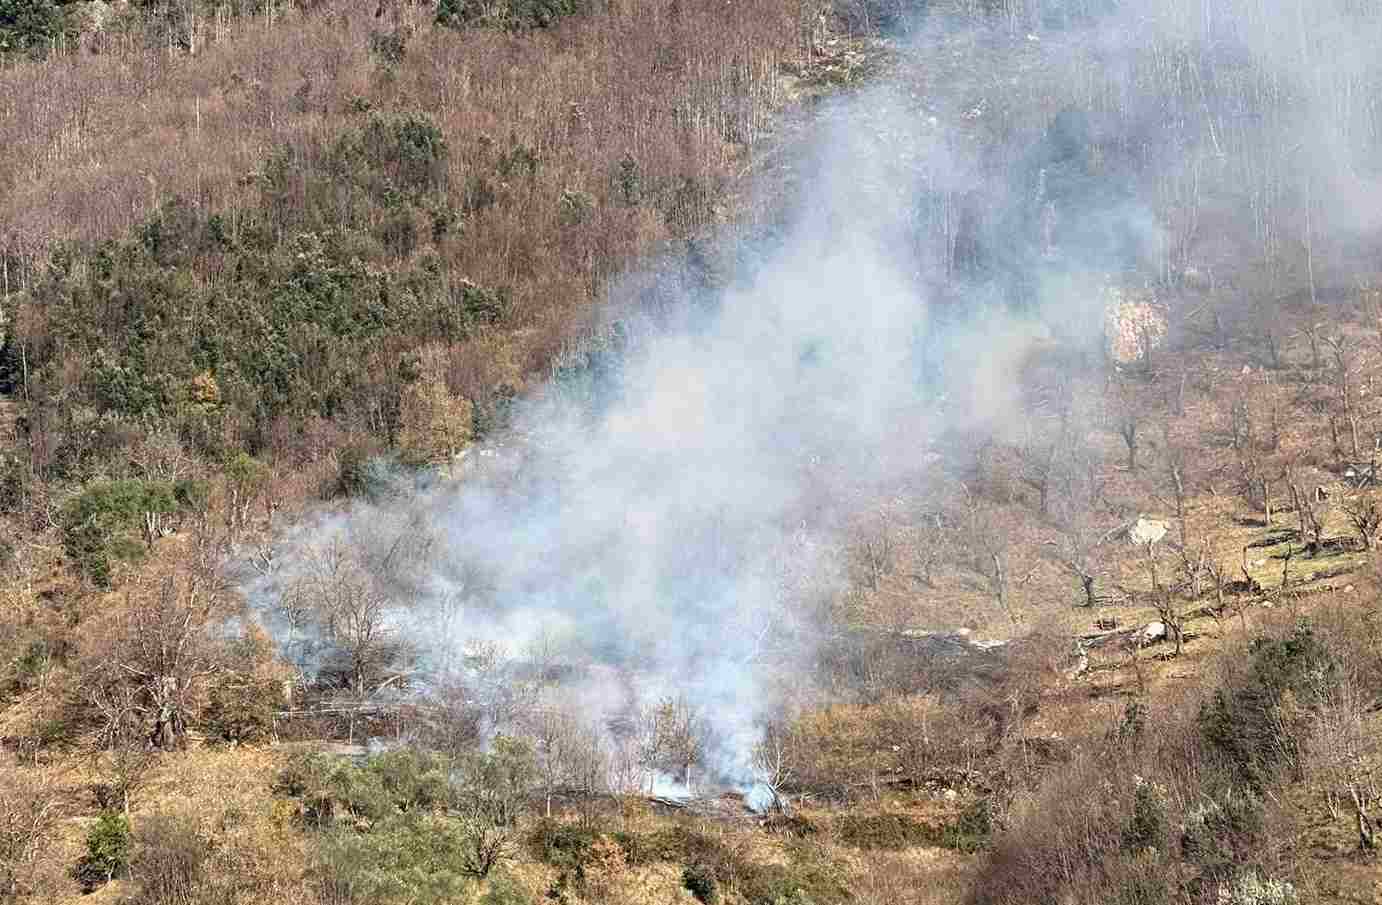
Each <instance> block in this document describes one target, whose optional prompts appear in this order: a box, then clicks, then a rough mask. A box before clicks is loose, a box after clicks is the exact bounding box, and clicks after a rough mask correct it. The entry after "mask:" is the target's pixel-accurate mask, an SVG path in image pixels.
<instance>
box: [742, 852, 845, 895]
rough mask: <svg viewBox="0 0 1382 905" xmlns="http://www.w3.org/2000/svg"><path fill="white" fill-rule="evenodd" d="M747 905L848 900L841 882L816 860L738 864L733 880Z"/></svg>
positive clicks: (833, 871) (834, 872) (837, 876)
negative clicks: (790, 862)
mask: <svg viewBox="0 0 1382 905" xmlns="http://www.w3.org/2000/svg"><path fill="white" fill-rule="evenodd" d="M734 880H735V886H736V887H737V889H738V891H739V893H740V895H742V896H743V897H744V900H745V901H746V902H748V903H749V905H831V903H836V902H846V901H849V898H850V893H849V889H848V887H847V886H846V885H845V883H844V881H843V880H842V879H841V877H840V876H839V875H838V873H837V872H836V871H835V870H833V869H832V868H831V867H830V866H828V865H825V864H822V863H820V862H819V861H817V860H814V859H812V860H809V861H808V860H804V859H802V860H798V861H796V862H795V863H793V864H789V865H781V864H741V865H740V866H739V871H738V876H736V877H735V878H734Z"/></svg>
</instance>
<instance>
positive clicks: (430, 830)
mask: <svg viewBox="0 0 1382 905" xmlns="http://www.w3.org/2000/svg"><path fill="white" fill-rule="evenodd" d="M463 844H464V843H463V839H462V834H461V832H460V829H459V827H458V826H457V824H456V823H455V821H449V820H445V819H443V818H440V817H435V816H425V815H398V816H394V817H391V818H389V819H387V820H384V821H381V822H379V823H378V824H376V825H375V826H373V827H372V828H371V829H370V832H368V833H357V832H354V831H352V830H349V829H345V828H337V829H335V830H332V831H330V832H328V833H326V834H324V836H323V837H322V838H321V840H320V850H319V855H318V861H317V865H316V870H315V876H316V879H317V884H318V887H319V889H320V890H321V891H322V893H323V898H324V899H326V900H327V901H332V902H337V903H359V905H387V903H395V902H397V903H408V905H414V903H416V905H431V903H443V902H452V901H455V900H457V899H458V898H459V897H460V896H461V895H462V893H463V892H464V890H465V889H466V887H467V886H468V884H469V879H468V878H467V877H466V875H465V874H464V873H463V872H462V871H460V870H458V867H457V865H458V864H459V863H460V861H461V849H462V846H463Z"/></svg>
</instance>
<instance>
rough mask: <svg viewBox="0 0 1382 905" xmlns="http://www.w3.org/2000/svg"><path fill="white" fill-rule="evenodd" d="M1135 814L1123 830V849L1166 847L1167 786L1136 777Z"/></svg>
mask: <svg viewBox="0 0 1382 905" xmlns="http://www.w3.org/2000/svg"><path fill="white" fill-rule="evenodd" d="M1134 782H1135V788H1134V789H1133V801H1132V816H1131V817H1130V818H1129V820H1128V825H1127V826H1126V827H1124V829H1123V848H1124V849H1126V850H1127V851H1129V852H1141V851H1143V850H1144V849H1148V848H1150V849H1155V850H1157V851H1160V850H1162V849H1163V848H1165V844H1166V833H1167V826H1168V820H1167V815H1166V789H1165V788H1163V787H1162V786H1159V785H1157V784H1156V783H1153V782H1148V781H1147V780H1145V779H1143V778H1142V777H1140V776H1138V777H1135V779H1134Z"/></svg>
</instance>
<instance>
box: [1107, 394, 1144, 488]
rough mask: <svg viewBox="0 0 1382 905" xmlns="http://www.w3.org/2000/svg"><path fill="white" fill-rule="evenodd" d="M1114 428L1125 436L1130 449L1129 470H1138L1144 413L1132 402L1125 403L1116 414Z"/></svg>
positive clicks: (1121, 435)
mask: <svg viewBox="0 0 1382 905" xmlns="http://www.w3.org/2000/svg"><path fill="white" fill-rule="evenodd" d="M1113 428H1114V430H1115V431H1117V433H1118V436H1119V437H1121V438H1123V445H1124V446H1125V447H1126V448H1127V451H1128V460H1127V461H1128V471H1137V450H1138V444H1139V440H1138V432H1139V431H1140V430H1141V429H1142V413H1141V412H1140V411H1138V410H1137V408H1136V407H1135V406H1134V404H1133V403H1132V402H1127V403H1125V405H1124V407H1123V409H1122V410H1121V411H1119V412H1118V413H1117V414H1116V415H1115V416H1114V421H1113Z"/></svg>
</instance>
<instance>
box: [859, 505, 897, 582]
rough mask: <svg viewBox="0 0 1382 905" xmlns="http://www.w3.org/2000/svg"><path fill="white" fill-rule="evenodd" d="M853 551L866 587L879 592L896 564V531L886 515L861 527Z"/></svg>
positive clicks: (881, 515)
mask: <svg viewBox="0 0 1382 905" xmlns="http://www.w3.org/2000/svg"><path fill="white" fill-rule="evenodd" d="M852 549H853V554H854V563H855V566H856V568H857V569H858V572H859V575H860V577H861V578H862V579H863V582H864V585H865V586H866V587H868V589H869V590H870V591H876V590H878V589H879V587H880V586H881V585H882V583H883V579H884V578H886V577H888V575H890V574H892V571H893V567H894V565H895V564H896V544H895V541H894V530H893V526H892V524H891V523H890V522H889V520H888V517H887V515H886V514H885V513H882V512H880V513H879V514H878V516H877V517H876V518H874V519H871V520H870V521H869V522H868V523H866V524H865V525H863V526H861V527H860V529H859V531H858V534H857V536H856V538H855V541H854V545H853V548H852Z"/></svg>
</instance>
